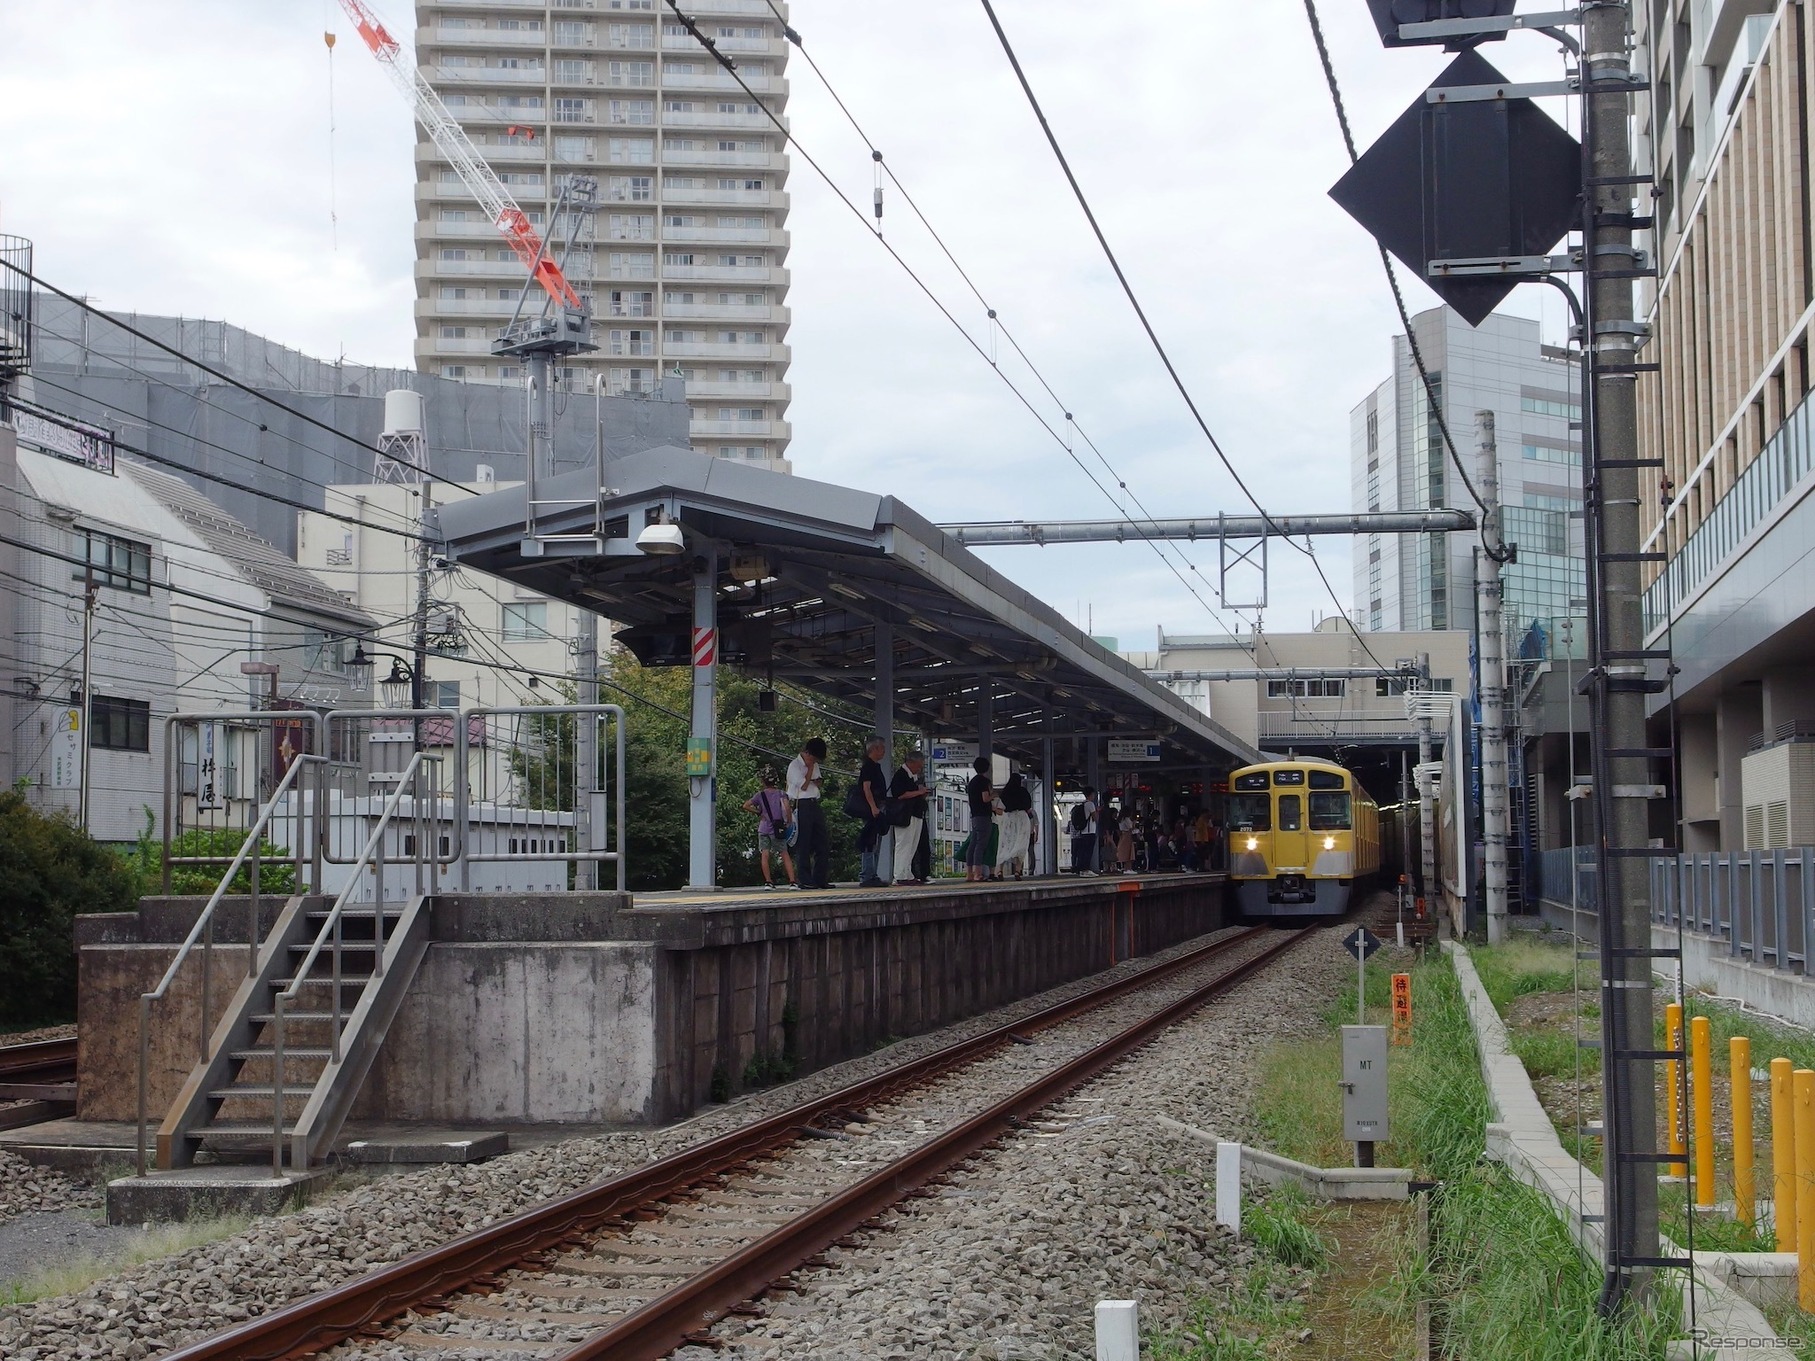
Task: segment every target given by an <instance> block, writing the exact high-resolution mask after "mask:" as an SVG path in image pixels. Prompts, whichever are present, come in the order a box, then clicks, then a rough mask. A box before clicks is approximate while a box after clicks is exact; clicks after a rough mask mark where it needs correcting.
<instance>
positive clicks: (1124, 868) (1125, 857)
mask: <svg viewBox="0 0 1815 1361" xmlns="http://www.w3.org/2000/svg"><path fill="white" fill-rule="evenodd" d="M1115 867H1116V868H1117V869H1118V870H1120V871H1121V872H1122V873H1123V874H1133V873H1134V814H1132V813H1130V812H1128V811H1127V810H1126V809H1124V810H1123V812H1122V818H1121V821H1120V822H1118V823H1116V838H1115Z"/></svg>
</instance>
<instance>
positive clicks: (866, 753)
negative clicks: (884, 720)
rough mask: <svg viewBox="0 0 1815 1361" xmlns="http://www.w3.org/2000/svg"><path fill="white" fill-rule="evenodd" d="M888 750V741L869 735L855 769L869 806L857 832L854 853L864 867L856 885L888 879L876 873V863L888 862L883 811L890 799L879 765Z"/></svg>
mask: <svg viewBox="0 0 1815 1361" xmlns="http://www.w3.org/2000/svg"><path fill="white" fill-rule="evenodd" d="M887 752H888V744H887V743H885V742H884V741H883V740H882V739H881V738H880V737H872V738H871V739H870V740H869V741H868V742H867V743H865V744H864V748H863V765H862V767H861V768H860V769H859V770H858V772H857V783H858V785H859V787H860V788H861V789H862V791H863V800H864V803H865V804H866V805H867V806H868V808H869V816H868V817H867V818H865V819H864V823H863V830H862V831H861V832H859V833H858V834H857V852H858V856H859V859H860V860H861V862H862V867H863V875H862V878H861V880H860V881H859V883H858V887H859V888H887V887H888V880H886V879H884V878H882V876H881V875H880V874H879V873H878V866H879V865H886V864H887V863H888V859H887V856H888V843H889V820H888V818H886V817H885V816H883V811H882V810H883V806H884V805H885V804H886V803H887V802H888V798H889V777H888V774H887V772H886V771H884V770H883V768H882V758H883V756H884V755H885V754H886V753H887Z"/></svg>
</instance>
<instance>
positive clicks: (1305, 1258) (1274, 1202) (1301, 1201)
mask: <svg viewBox="0 0 1815 1361" xmlns="http://www.w3.org/2000/svg"><path fill="white" fill-rule="evenodd" d="M1310 1204H1311V1202H1310V1201H1309V1200H1308V1199H1307V1198H1306V1197H1305V1194H1304V1192H1302V1191H1300V1190H1298V1189H1297V1188H1295V1187H1283V1186H1282V1187H1280V1188H1279V1189H1278V1190H1276V1191H1275V1192H1273V1194H1272V1195H1270V1196H1268V1197H1267V1198H1266V1199H1265V1200H1263V1201H1261V1202H1260V1204H1258V1205H1256V1206H1254V1208H1253V1209H1252V1210H1250V1211H1249V1212H1248V1213H1246V1214H1244V1215H1243V1216H1242V1232H1243V1233H1244V1234H1246V1235H1247V1236H1248V1237H1249V1238H1251V1239H1253V1240H1254V1246H1255V1247H1257V1248H1259V1249H1260V1250H1261V1252H1262V1253H1263V1254H1265V1255H1266V1256H1267V1257H1268V1258H1269V1259H1270V1260H1272V1261H1275V1262H1278V1263H1279V1264H1280V1265H1281V1266H1297V1267H1305V1268H1307V1269H1308V1270H1312V1271H1315V1270H1317V1269H1318V1268H1320V1267H1322V1266H1324V1265H1326V1264H1327V1263H1328V1262H1329V1260H1330V1245H1329V1243H1328V1242H1326V1241H1325V1240H1324V1236H1323V1235H1322V1234H1320V1233H1319V1232H1317V1230H1316V1229H1315V1228H1313V1227H1312V1226H1311V1224H1310V1223H1309V1222H1308V1221H1307V1220H1306V1218H1305V1212H1306V1211H1307V1210H1308V1209H1309V1208H1310Z"/></svg>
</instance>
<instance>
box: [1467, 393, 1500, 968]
mask: <svg viewBox="0 0 1815 1361" xmlns="http://www.w3.org/2000/svg"><path fill="white" fill-rule="evenodd" d="M1475 426H1476V430H1477V431H1478V443H1477V445H1476V452H1477V453H1478V454H1479V461H1478V463H1477V467H1476V476H1477V477H1478V478H1479V480H1480V483H1481V500H1482V501H1483V502H1484V503H1485V504H1486V509H1485V510H1483V511H1482V512H1481V538H1482V542H1483V552H1482V553H1481V556H1480V559H1479V565H1478V566H1477V568H1476V570H1475V607H1476V609H1477V610H1478V611H1479V614H1480V624H1481V653H1480V657H1479V664H1480V673H1481V675H1480V682H1479V684H1480V696H1479V697H1480V700H1481V841H1482V849H1483V859H1484V860H1485V861H1486V864H1485V865H1484V866H1483V871H1484V873H1483V876H1482V887H1483V891H1484V894H1485V897H1486V900H1487V901H1486V904H1485V905H1486V908H1487V943H1488V944H1489V945H1498V944H1499V943H1500V942H1501V941H1502V940H1504V939H1505V938H1506V713H1505V708H1506V662H1505V659H1504V658H1503V657H1502V656H1501V651H1502V648H1503V645H1504V640H1503V638H1502V635H1501V625H1500V562H1501V557H1502V555H1503V553H1504V551H1505V550H1504V547H1503V544H1504V539H1503V538H1502V536H1501V534H1500V467H1499V462H1500V453H1499V448H1498V446H1497V443H1496V441H1495V436H1494V413H1493V412H1491V411H1477V412H1476V413H1475Z"/></svg>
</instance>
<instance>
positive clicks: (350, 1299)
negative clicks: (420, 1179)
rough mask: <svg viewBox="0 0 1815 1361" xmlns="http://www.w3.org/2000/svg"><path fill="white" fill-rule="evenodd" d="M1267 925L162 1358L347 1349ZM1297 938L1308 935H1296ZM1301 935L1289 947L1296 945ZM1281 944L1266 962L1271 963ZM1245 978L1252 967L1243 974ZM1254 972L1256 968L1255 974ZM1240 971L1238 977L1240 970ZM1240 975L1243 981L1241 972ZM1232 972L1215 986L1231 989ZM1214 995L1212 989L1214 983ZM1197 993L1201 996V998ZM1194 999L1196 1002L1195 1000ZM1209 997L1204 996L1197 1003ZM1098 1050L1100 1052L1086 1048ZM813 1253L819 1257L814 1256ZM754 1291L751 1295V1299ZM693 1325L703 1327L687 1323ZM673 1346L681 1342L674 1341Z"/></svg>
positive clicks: (241, 1360) (264, 1360) (274, 1360)
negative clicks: (402, 1317) (806, 1131)
mask: <svg viewBox="0 0 1815 1361" xmlns="http://www.w3.org/2000/svg"><path fill="white" fill-rule="evenodd" d="M1270 934H1272V930H1271V928H1268V927H1264V926H1263V927H1254V928H1251V929H1249V930H1246V931H1242V932H1239V933H1238V934H1236V935H1232V936H1227V937H1224V938H1223V939H1222V940H1218V941H1212V942H1210V943H1209V944H1208V945H1204V946H1202V947H1200V948H1198V949H1196V950H1193V951H1190V952H1188V953H1186V954H1183V955H1180V956H1179V957H1177V958H1176V959H1171V960H1167V961H1165V962H1163V963H1160V964H1155V965H1152V966H1150V967H1148V968H1145V969H1142V970H1140V971H1138V972H1136V973H1132V974H1129V975H1127V976H1126V977H1124V978H1120V979H1117V980H1115V981H1113V982H1110V983H1107V984H1104V985H1103V986H1101V987H1098V988H1093V989H1091V990H1089V991H1087V992H1084V993H1081V994H1079V995H1078V996H1076V997H1073V998H1069V999H1067V1000H1066V1001H1063V1002H1058V1003H1055V1004H1054V1005H1052V1006H1049V1007H1046V1008H1043V1009H1042V1010H1040V1011H1037V1012H1034V1013H1032V1014H1030V1015H1028V1016H1024V1017H1022V1018H1021V1019H1020V1020H1018V1021H1013V1022H1010V1023H1009V1024H1007V1025H1002V1026H997V1027H995V1028H994V1029H991V1030H988V1031H985V1032H984V1033H983V1034H981V1035H976V1036H973V1037H972V1038H970V1039H968V1040H961V1041H959V1042H957V1043H956V1044H951V1045H947V1046H945V1047H944V1048H942V1049H939V1050H936V1051H935V1052H933V1053H931V1054H926V1055H923V1056H922V1057H920V1058H918V1059H914V1060H911V1061H909V1062H907V1063H904V1064H901V1065H900V1066H898V1067H895V1068H891V1069H889V1070H888V1071H887V1072H884V1073H879V1074H877V1075H876V1076H874V1077H871V1078H866V1079H863V1080H862V1081H859V1082H856V1083H853V1084H851V1085H850V1086H847V1087H842V1088H840V1089H838V1090H837V1091H835V1092H831V1093H829V1094H827V1095H825V1096H822V1097H818V1098H816V1099H814V1100H811V1101H806V1102H802V1103H801V1104H800V1105H797V1106H792V1107H790V1108H789V1109H787V1110H785V1111H782V1112H780V1113H778V1114H776V1115H773V1116H770V1117H768V1118H767V1119H764V1120H759V1121H756V1122H754V1123H752V1124H749V1125H745V1126H742V1127H741V1128H739V1129H735V1130H732V1131H730V1132H729V1133H726V1134H722V1135H720V1136H719V1137H717V1138H716V1139H710V1140H707V1141H706V1142H705V1143H702V1144H699V1145H696V1146H695V1147H693V1148H688V1149H682V1150H681V1151H680V1152H678V1153H674V1154H671V1155H670V1156H668V1157H666V1158H662V1159H660V1160H658V1161H656V1162H653V1163H649V1164H646V1165H645V1166H643V1167H639V1168H637V1169H635V1170H634V1171H631V1172H626V1173H624V1174H622V1175H620V1176H617V1177H613V1178H611V1179H609V1180H607V1181H603V1182H598V1183H596V1184H594V1185H592V1186H588V1187H583V1188H581V1189H580V1190H578V1191H573V1192H570V1193H569V1194H567V1195H565V1196H561V1197H558V1198H556V1199H554V1200H551V1201H547V1202H544V1203H543V1204H541V1205H536V1206H532V1207H531V1208H529V1209H527V1210H524V1211H522V1212H521V1213H519V1214H516V1215H513V1216H512V1217H510V1218H509V1219H505V1220H501V1221H499V1222H498V1223H496V1224H493V1225H490V1226H489V1227H487V1228H484V1229H481V1230H479V1231H478V1232H476V1233H471V1234H467V1235H464V1236H462V1237H460V1238H456V1239H454V1240H452V1241H451V1242H448V1243H444V1244H442V1245H441V1246H439V1247H435V1248H430V1249H428V1250H426V1251H424V1252H419V1253H417V1254H415V1255H414V1256H411V1257H406V1258H404V1259H403V1260H402V1261H400V1262H395V1263H393V1264H391V1265H390V1266H385V1267H380V1268H379V1269H377V1270H376V1271H371V1272H367V1273H366V1274H365V1275H363V1276H358V1277H355V1278H354V1279H352V1280H349V1281H345V1282H342V1283H341V1284H340V1285H337V1286H334V1287H331V1288H330V1289H328V1290H325V1291H322V1292H320V1293H318V1294H315V1295H310V1296H307V1297H305V1298H303V1299H300V1300H297V1301H296V1302H295V1303H293V1304H288V1305H285V1306H284V1307H282V1308H280V1309H276V1310H273V1311H272V1312H271V1313H269V1314H265V1315H263V1316H261V1317H259V1318H255V1319H251V1320H249V1321H247V1322H245V1323H242V1324H239V1325H236V1326H235V1327H233V1328H229V1329H226V1330H225V1331H222V1332H219V1333H216V1334H213V1335H212V1336H210V1337H205V1338H202V1339H200V1340H198V1341H196V1342H193V1343H190V1344H189V1345H187V1346H185V1347H181V1348H178V1349H177V1350H175V1351H172V1352H169V1353H167V1354H166V1358H165V1361H280V1359H281V1358H285V1357H292V1356H306V1355H309V1354H311V1353H313V1352H316V1351H320V1350H323V1349H325V1348H327V1347H331V1346H333V1345H335V1344H336V1343H339V1342H342V1341H344V1340H346V1339H348V1338H350V1337H353V1336H354V1335H356V1334H358V1333H359V1332H361V1331H362V1330H364V1329H366V1328H368V1327H369V1326H371V1325H373V1324H375V1323H379V1322H382V1321H383V1320H385V1319H388V1318H392V1317H395V1316H396V1315H398V1314H401V1313H403V1312H405V1311H406V1310H408V1309H409V1308H410V1307H411V1306H412V1305H415V1304H418V1303H420V1302H422V1301H424V1300H428V1299H432V1298H435V1297H437V1296H441V1295H445V1294H448V1293H449V1292H452V1291H457V1290H459V1289H460V1288H461V1287H463V1286H466V1285H468V1284H470V1283H472V1282H473V1281H474V1280H476V1279H477V1278H479V1277H481V1276H485V1275H488V1274H490V1273H493V1272H497V1271H501V1270H504V1269H506V1268H508V1267H510V1266H513V1265H515V1264H516V1263H518V1262H521V1261H523V1260H524V1259H525V1258H529V1257H533V1256H535V1255H536V1254H538V1253H541V1252H546V1251H547V1250H549V1249H550V1248H554V1247H559V1246H563V1245H565V1244H568V1243H571V1242H572V1241H574V1240H576V1239H580V1238H583V1237H585V1236H587V1235H589V1234H592V1233H594V1232H596V1231H598V1230H599V1229H601V1228H603V1227H606V1226H608V1225H609V1224H610V1223H611V1222H612V1221H614V1220H617V1219H619V1218H621V1217H622V1216H624V1215H626V1214H628V1213H629V1212H631V1211H632V1210H638V1209H642V1208H644V1207H646V1206H648V1205H650V1204H653V1203H654V1202H657V1201H660V1200H663V1199H665V1198H666V1197H669V1196H672V1195H674V1194H675V1193H676V1192H679V1191H682V1190H685V1189H687V1188H688V1187H691V1186H696V1185H698V1184H699V1183H701V1182H702V1181H705V1180H707V1179H709V1178H711V1177H714V1176H716V1175H718V1174H720V1173H722V1172H725V1171H727V1170H730V1169H732V1168H736V1167H739V1166H741V1165H743V1164H745V1163H748V1162H749V1161H750V1160H752V1159H753V1158H756V1157H759V1156H761V1155H763V1154H766V1153H769V1152H771V1151H773V1150H774V1149H776V1148H779V1147H782V1146H785V1145H787V1144H789V1143H792V1142H794V1141H795V1139H797V1138H798V1137H799V1134H800V1131H801V1129H802V1128H803V1127H804V1126H808V1125H811V1124H812V1123H813V1122H814V1121H816V1120H818V1119H820V1118H821V1117H823V1116H826V1115H829V1114H832V1113H834V1112H842V1111H848V1110H850V1109H852V1108H853V1107H857V1108H861V1107H863V1106H869V1105H875V1104H878V1103H880V1102H882V1101H886V1100H888V1099H890V1098H892V1097H894V1096H896V1095H898V1094H900V1093H901V1092H903V1091H905V1090H907V1089H909V1088H912V1087H916V1086H919V1085H921V1084H923V1083H925V1082H928V1081H931V1080H932V1079H934V1078H937V1077H939V1076H941V1075H942V1074H944V1073H946V1072H948V1071H950V1070H952V1069H954V1068H957V1067H960V1066H962V1065H964V1064H966V1063H969V1062H971V1061H973V1060H975V1059H977V1058H979V1057H981V1056H982V1055H983V1054H985V1053H987V1052H990V1051H993V1050H996V1049H999V1048H1001V1047H1003V1046H1005V1045H1007V1044H1009V1043H1011V1042H1012V1040H1013V1038H1014V1037H1016V1036H1021V1035H1024V1034H1026V1033H1027V1032H1029V1031H1035V1030H1041V1029H1046V1028H1049V1027H1051V1026H1053V1025H1057V1024H1060V1023H1061V1022H1064V1021H1067V1020H1070V1019H1071V1018H1072V1017H1074V1016H1077V1015H1081V1014H1082V1013H1084V1012H1087V1011H1091V1010H1094V1009H1095V1008H1097V1007H1099V1006H1102V1005H1104V1004H1105V1003H1108V1002H1111V1001H1114V1000H1116V999H1117V998H1120V997H1122V996H1125V995H1126V994H1128V993H1130V992H1134V991H1138V990H1139V989H1141V988H1144V987H1148V986H1151V985H1152V984H1154V983H1157V982H1160V981H1162V980H1163V979H1165V978H1168V977H1170V976H1172V975H1173V974H1176V973H1179V972H1181V971H1183V970H1185V969H1188V968H1191V967H1192V966H1194V965H1197V964H1201V963H1203V962H1204V961H1205V960H1206V959H1210V958H1214V957H1215V956H1217V955H1220V954H1223V953H1225V952H1227V951H1228V950H1231V949H1233V948H1234V947H1235V946H1237V945H1240V944H1242V943H1244V942H1246V941H1250V940H1253V939H1254V938H1255V937H1257V936H1262V935H1270ZM1300 934H1302V933H1300ZM1299 938H1300V937H1299V935H1293V936H1290V937H1287V938H1286V943H1287V944H1290V943H1292V942H1294V941H1296V940H1297V939H1299ZM1279 948H1282V947H1276V948H1275V949H1273V950H1270V951H1268V952H1267V953H1266V954H1264V955H1262V956H1260V958H1261V959H1267V958H1271V957H1272V956H1273V955H1274V954H1277V953H1278V949H1279ZM1242 968H1243V969H1248V966H1247V965H1244V966H1242ZM1248 971H1250V972H1251V971H1252V970H1251V969H1249V970H1248ZM1237 972H1238V973H1241V970H1238V971H1237ZM1243 976H1245V974H1244V975H1243ZM1233 978H1234V975H1230V976H1226V977H1225V978H1224V979H1220V980H1218V982H1219V983H1222V984H1224V985H1228V984H1229V983H1230V982H1232V980H1233ZM1212 986H1215V985H1212ZM1200 991H1201V990H1200ZM1194 995H1195V994H1194ZM1202 1000H1203V999H1202V998H1200V999H1199V1001H1200V1002H1201V1001H1202ZM1091 1052H1093V1053H1094V1052H1096V1051H1094V1050H1093V1051H1091ZM807 1255H808V1256H811V1255H812V1254H811V1253H809V1254H807ZM751 1293H754V1291H752V1292H751ZM627 1317H628V1316H627ZM692 1326H694V1327H697V1326H698V1322H697V1320H696V1321H695V1323H694V1324H693V1325H692ZM676 1345H678V1344H676Z"/></svg>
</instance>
